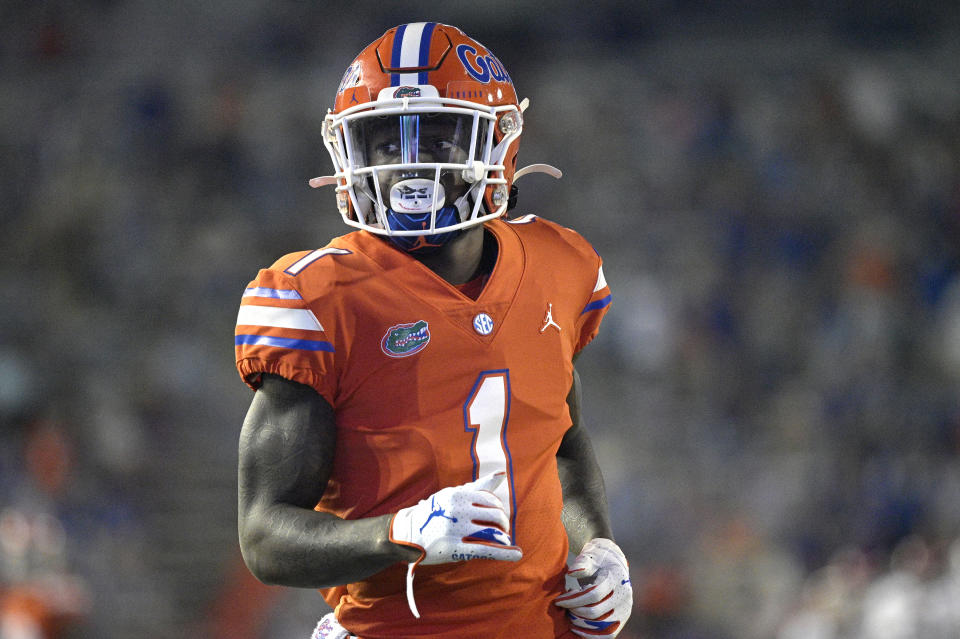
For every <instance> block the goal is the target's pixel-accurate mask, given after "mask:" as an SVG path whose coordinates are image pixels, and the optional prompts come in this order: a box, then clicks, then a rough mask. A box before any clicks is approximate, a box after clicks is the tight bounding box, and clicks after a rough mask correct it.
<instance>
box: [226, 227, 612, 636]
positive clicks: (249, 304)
mask: <svg viewBox="0 0 960 639" xmlns="http://www.w3.org/2000/svg"><path fill="white" fill-rule="evenodd" d="M486 228H487V229H488V230H489V231H491V232H492V233H493V235H494V236H495V237H496V239H497V242H498V243H499V253H498V257H497V262H496V266H495V267H494V269H493V272H492V273H491V274H490V277H489V280H488V281H487V283H486V285H485V286H484V288H483V290H482V292H481V293H480V295H479V297H478V298H477V299H476V300H474V299H471V298H470V297H468V296H466V295H464V294H463V293H461V292H460V291H459V290H458V289H457V287H455V286H451V285H450V284H449V283H447V282H446V281H445V280H443V279H442V278H440V277H438V276H437V275H436V274H434V273H433V272H432V271H430V270H429V269H428V268H427V267H425V266H424V265H423V264H421V263H420V262H418V261H417V260H415V259H413V258H412V257H410V256H409V255H407V254H406V253H404V252H402V251H400V250H398V249H396V248H394V247H393V246H392V245H391V244H390V243H389V242H386V241H384V240H383V239H381V238H377V237H375V236H373V235H371V234H369V233H367V232H365V231H358V232H354V233H350V234H348V235H345V236H342V237H339V238H336V239H334V240H333V241H332V242H331V243H330V244H329V245H327V246H326V247H325V248H322V249H317V250H315V251H311V252H300V253H294V254H291V255H287V256H286V257H283V258H281V259H280V260H279V261H277V262H276V263H275V264H274V265H273V266H272V267H270V268H269V269H264V270H262V271H260V273H259V274H258V276H257V278H256V279H255V280H254V281H253V282H251V283H250V285H249V287H248V288H247V289H246V291H245V292H244V296H243V300H242V303H241V306H240V312H239V316H238V319H237V330H236V340H235V342H236V354H237V367H238V370H239V372H240V375H241V376H242V377H243V379H244V380H245V381H247V383H248V384H250V385H251V386H252V387H254V388H256V386H257V382H258V378H259V374H260V373H264V372H266V373H275V374H278V375H281V376H283V377H286V378H288V379H291V380H294V381H296V382H300V383H302V384H307V385H309V386H312V387H313V388H314V389H316V390H317V392H318V393H320V394H321V395H323V396H324V397H325V398H326V399H327V401H328V402H330V404H331V405H332V406H333V407H334V409H335V411H336V422H337V444H336V453H335V456H334V465H333V472H332V475H331V478H330V481H329V483H328V485H327V487H326V490H325V492H324V495H323V499H322V500H321V502H320V503H319V504H317V509H318V510H324V511H328V512H331V513H334V514H336V515H337V516H339V517H343V518H346V519H354V518H360V517H369V516H376V515H382V514H385V513H393V512H396V511H398V510H400V509H401V508H404V507H407V506H411V505H413V504H415V503H417V502H418V501H419V500H421V499H424V498H426V497H429V496H430V495H431V494H432V493H434V492H436V491H438V490H440V489H441V488H444V487H447V486H455V485H459V484H463V483H465V482H468V481H471V480H473V479H476V478H477V477H479V476H480V475H484V474H486V473H488V472H492V471H497V470H503V471H506V473H507V476H508V481H507V482H504V484H503V486H502V487H501V489H500V494H499V496H500V497H501V499H502V500H503V502H504V504H506V507H507V509H508V513H509V515H510V519H511V523H512V534H513V538H514V543H516V544H517V545H519V546H520V548H521V549H522V550H523V559H522V560H520V561H519V562H517V563H510V562H499V561H493V560H485V559H478V560H473V561H464V562H461V563H453V564H444V565H437V566H420V567H418V568H417V572H416V578H415V581H414V593H415V596H416V601H417V605H418V607H419V609H420V613H421V618H420V619H416V618H414V617H413V615H412V614H411V613H410V611H409V609H408V607H407V601H406V595H405V582H404V577H405V571H406V565H405V564H397V565H396V566H393V567H391V568H389V569H387V570H384V571H382V572H380V573H378V574H376V575H373V576H371V577H370V578H368V579H365V580H363V581H360V582H357V583H352V584H348V585H345V586H340V587H336V588H329V589H325V590H323V591H322V592H323V595H324V598H325V599H326V600H327V602H328V603H329V604H330V605H331V606H333V607H334V608H335V610H336V614H337V617H338V619H339V620H340V623H341V624H343V625H344V626H345V627H346V628H348V629H349V630H350V631H351V632H353V633H354V634H356V635H359V636H360V637H363V638H364V639H374V638H378V637H390V638H396V637H404V636H431V637H459V638H463V637H494V636H498V635H499V634H500V633H503V632H507V633H508V634H509V635H510V636H515V635H516V633H517V631H518V629H520V628H522V629H523V631H522V634H523V636H525V637H560V636H564V635H565V633H567V632H568V630H569V624H568V622H567V620H566V617H565V613H564V611H563V610H561V609H560V608H558V607H556V606H554V605H552V603H551V602H552V600H553V598H555V597H556V596H558V595H559V594H560V593H561V592H562V591H563V589H564V582H563V571H564V568H565V563H566V558H567V538H566V533H565V531H564V528H563V525H562V523H561V519H560V512H561V509H562V495H561V486H560V481H559V478H558V474H557V462H556V452H557V448H558V446H559V445H560V440H561V439H562V438H563V435H564V433H565V431H566V430H567V429H568V428H569V427H570V423H571V422H570V415H569V411H568V408H567V404H566V397H567V392H568V390H569V389H570V385H571V383H572V375H573V363H572V358H573V356H574V355H575V354H576V353H577V352H578V351H579V350H580V349H582V348H583V347H584V346H585V345H586V344H587V343H588V342H589V341H590V340H591V339H593V337H594V335H595V334H596V332H597V330H598V328H599V325H600V322H601V319H602V317H603V316H604V314H605V313H606V311H607V308H608V305H609V303H610V290H609V288H608V287H607V283H606V281H605V280H604V277H603V269H602V262H601V259H600V257H599V256H598V255H597V253H596V252H595V251H594V250H593V248H592V247H591V246H590V245H589V244H588V243H587V242H586V241H585V240H584V239H583V238H582V237H581V236H580V235H578V234H577V233H576V232H574V231H571V230H570V229H566V228H564V227H561V226H559V225H557V224H555V223H552V222H549V221H547V220H544V219H542V218H537V217H535V216H526V217H523V218H519V219H517V220H513V221H510V222H507V221H503V220H495V221H493V222H489V223H487V225H486Z"/></svg>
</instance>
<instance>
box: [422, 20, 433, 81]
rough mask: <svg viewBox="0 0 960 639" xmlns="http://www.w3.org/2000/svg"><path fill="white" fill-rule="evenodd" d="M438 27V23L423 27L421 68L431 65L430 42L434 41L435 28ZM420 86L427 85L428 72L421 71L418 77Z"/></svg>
mask: <svg viewBox="0 0 960 639" xmlns="http://www.w3.org/2000/svg"><path fill="white" fill-rule="evenodd" d="M435 26H437V23H436V22H428V23H426V24H425V25H423V33H422V34H421V36H420V66H421V67H425V66H427V65H428V64H430V41H431V40H432V39H433V28H434V27H435ZM418 83H419V84H427V72H426V71H421V72H420V76H419V77H418Z"/></svg>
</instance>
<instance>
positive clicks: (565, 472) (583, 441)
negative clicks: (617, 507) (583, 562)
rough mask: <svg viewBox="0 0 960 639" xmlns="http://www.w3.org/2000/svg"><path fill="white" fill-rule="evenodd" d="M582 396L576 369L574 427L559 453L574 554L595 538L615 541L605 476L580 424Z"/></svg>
mask: <svg viewBox="0 0 960 639" xmlns="http://www.w3.org/2000/svg"><path fill="white" fill-rule="evenodd" d="M580 394H581V391H580V376H579V374H578V373H577V371H576V370H574V371H573V384H572V386H571V387H570V392H569V394H568V395H567V405H568V406H569V407H570V418H571V420H572V421H573V424H572V425H571V426H570V428H569V429H568V430H567V432H566V434H565V435H564V436H563V441H561V442H560V448H559V450H558V451H557V466H558V468H559V471H560V484H561V485H562V486H563V525H564V527H565V528H566V529H567V537H568V538H569V540H570V548H571V549H574V551H576V550H579V549H580V548H581V547H582V546H583V545H584V544H585V543H586V542H588V541H589V540H591V539H594V538H596V537H604V538H606V539H613V531H612V530H611V528H610V518H609V514H608V512H607V496H606V491H605V490H604V487H603V475H602V474H601V472H600V465H599V464H598V463H597V458H596V456H595V455H594V452H593V445H592V444H591V443H590V438H589V436H588V435H587V431H586V430H585V429H584V428H583V426H581V424H580Z"/></svg>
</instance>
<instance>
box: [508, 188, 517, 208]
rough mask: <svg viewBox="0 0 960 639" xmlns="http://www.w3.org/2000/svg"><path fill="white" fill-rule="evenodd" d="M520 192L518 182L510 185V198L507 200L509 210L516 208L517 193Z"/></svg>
mask: <svg viewBox="0 0 960 639" xmlns="http://www.w3.org/2000/svg"><path fill="white" fill-rule="evenodd" d="M519 193H520V189H518V188H517V185H516V184H511V185H510V199H508V200H507V210H508V211H509V210H511V209H513V208H516V206H517V195H518V194H519Z"/></svg>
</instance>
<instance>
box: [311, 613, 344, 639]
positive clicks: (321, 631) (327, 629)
mask: <svg viewBox="0 0 960 639" xmlns="http://www.w3.org/2000/svg"><path fill="white" fill-rule="evenodd" d="M349 637H350V632H349V631H348V630H347V629H346V628H344V627H343V626H341V625H340V622H339V621H337V618H336V616H335V615H334V614H333V613H332V612H328V613H327V614H325V615H324V616H323V619H321V620H320V622H319V623H317V627H316V628H314V629H313V634H312V635H310V639H349Z"/></svg>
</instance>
